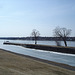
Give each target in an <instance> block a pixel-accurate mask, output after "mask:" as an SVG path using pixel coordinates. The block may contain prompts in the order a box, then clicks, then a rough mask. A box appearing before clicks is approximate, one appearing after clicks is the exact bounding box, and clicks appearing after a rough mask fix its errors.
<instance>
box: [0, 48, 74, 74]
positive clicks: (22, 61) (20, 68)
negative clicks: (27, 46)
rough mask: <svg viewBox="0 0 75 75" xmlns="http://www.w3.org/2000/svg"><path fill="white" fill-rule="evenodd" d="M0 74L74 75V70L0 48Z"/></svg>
mask: <svg viewBox="0 0 75 75" xmlns="http://www.w3.org/2000/svg"><path fill="white" fill-rule="evenodd" d="M0 75H75V71H72V70H68V69H64V68H61V67H58V66H53V65H51V64H47V63H44V62H40V61H37V60H34V59H32V58H29V57H25V56H21V55H18V54H14V53H10V52H7V51H4V50H2V49H0Z"/></svg>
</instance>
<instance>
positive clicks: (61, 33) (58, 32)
mask: <svg viewBox="0 0 75 75" xmlns="http://www.w3.org/2000/svg"><path fill="white" fill-rule="evenodd" d="M70 34H71V29H66V28H60V27H56V28H55V29H54V36H55V37H61V38H62V40H63V41H64V44H65V46H67V42H66V40H67V37H68V36H69V35H70Z"/></svg>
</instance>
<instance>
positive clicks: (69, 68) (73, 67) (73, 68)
mask: <svg viewBox="0 0 75 75" xmlns="http://www.w3.org/2000/svg"><path fill="white" fill-rule="evenodd" d="M0 51H5V52H8V53H12V54H15V55H19V56H22V57H26V58H30V59H33V60H36V61H40V62H43V63H46V64H49V65H53V66H57V67H60V68H64V69H67V70H71V71H75V66H70V65H67V64H63V63H58V62H53V61H48V60H44V59H40V58H36V57H32V56H28V55H24V54H19V53H15V52H11V51H7V50H4V49H0Z"/></svg>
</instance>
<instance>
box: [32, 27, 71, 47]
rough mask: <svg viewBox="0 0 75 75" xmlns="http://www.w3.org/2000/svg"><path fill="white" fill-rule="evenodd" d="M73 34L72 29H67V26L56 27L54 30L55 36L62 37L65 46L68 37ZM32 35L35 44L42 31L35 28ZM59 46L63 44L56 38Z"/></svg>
mask: <svg viewBox="0 0 75 75" xmlns="http://www.w3.org/2000/svg"><path fill="white" fill-rule="evenodd" d="M70 34H71V29H67V28H60V27H56V28H55V29H54V30H53V35H54V37H60V38H61V39H62V40H63V42H64V44H65V46H67V37H69V36H70ZM31 36H32V37H34V40H35V44H37V38H38V37H39V36H40V32H39V31H38V30H36V29H33V31H32V33H31ZM55 42H56V44H57V46H61V44H60V41H58V40H55Z"/></svg>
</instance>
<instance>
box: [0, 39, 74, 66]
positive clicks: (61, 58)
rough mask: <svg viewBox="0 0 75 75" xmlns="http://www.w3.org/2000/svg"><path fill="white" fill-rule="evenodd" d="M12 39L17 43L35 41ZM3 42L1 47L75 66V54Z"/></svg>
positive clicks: (0, 41)
mask: <svg viewBox="0 0 75 75" xmlns="http://www.w3.org/2000/svg"><path fill="white" fill-rule="evenodd" d="M10 41H11V42H16V43H34V42H33V41H19V40H14V41H13V40H10ZM3 42H4V40H0V48H3V49H6V50H8V51H12V52H16V53H20V54H24V55H29V56H33V57H37V58H41V59H45V60H50V61H55V62H59V63H65V64H68V65H72V66H75V55H74V54H64V53H57V52H52V51H43V50H35V49H29V48H23V47H20V46H13V45H3ZM38 43H39V44H46V43H47V44H49V43H50V42H49V41H47V42H46V41H43V42H42V41H39V42H38ZM52 43H53V42H52ZM52 43H51V44H52ZM74 44H75V42H74Z"/></svg>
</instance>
